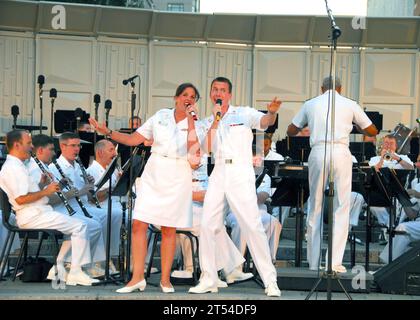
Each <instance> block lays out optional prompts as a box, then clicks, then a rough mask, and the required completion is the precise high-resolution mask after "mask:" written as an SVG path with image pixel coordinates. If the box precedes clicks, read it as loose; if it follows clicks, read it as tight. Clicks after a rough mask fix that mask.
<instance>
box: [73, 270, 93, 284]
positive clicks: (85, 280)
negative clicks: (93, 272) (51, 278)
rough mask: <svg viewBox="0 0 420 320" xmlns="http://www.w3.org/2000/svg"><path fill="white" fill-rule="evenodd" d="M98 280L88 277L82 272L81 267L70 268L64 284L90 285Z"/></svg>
mask: <svg viewBox="0 0 420 320" xmlns="http://www.w3.org/2000/svg"><path fill="white" fill-rule="evenodd" d="M96 282H98V281H97V280H95V279H92V278H91V277H89V276H88V275H87V274H86V273H84V272H83V271H82V270H81V269H79V270H70V272H69V274H68V275H67V281H66V285H69V286H76V285H78V284H79V285H81V286H91V285H92V283H96Z"/></svg>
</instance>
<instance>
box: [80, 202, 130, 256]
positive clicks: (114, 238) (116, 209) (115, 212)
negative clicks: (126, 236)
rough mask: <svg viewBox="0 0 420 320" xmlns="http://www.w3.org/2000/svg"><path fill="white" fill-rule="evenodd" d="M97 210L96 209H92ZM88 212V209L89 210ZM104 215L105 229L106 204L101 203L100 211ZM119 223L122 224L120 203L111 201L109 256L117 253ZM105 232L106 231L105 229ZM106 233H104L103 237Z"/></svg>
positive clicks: (106, 219) (119, 238)
mask: <svg viewBox="0 0 420 320" xmlns="http://www.w3.org/2000/svg"><path fill="white" fill-rule="evenodd" d="M94 208H95V209H97V208H96V207H94ZM88 210H90V207H89V209H88ZM100 210H102V211H103V212H104V213H105V223H104V225H105V228H107V221H108V216H107V215H108V202H101V209H100ZM121 223H122V207H121V203H120V202H119V201H117V200H113V201H112V210H111V237H110V242H111V243H110V244H111V249H110V255H111V256H117V255H118V253H119V248H120V241H121V237H120V232H121ZM106 230H107V229H106ZM105 234H106V231H105V232H104V235H105ZM104 241H105V243H106V237H104Z"/></svg>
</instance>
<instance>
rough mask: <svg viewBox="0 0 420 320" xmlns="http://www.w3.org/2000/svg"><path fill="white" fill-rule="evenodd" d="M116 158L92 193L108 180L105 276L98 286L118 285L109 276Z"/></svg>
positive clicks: (116, 281)
mask: <svg viewBox="0 0 420 320" xmlns="http://www.w3.org/2000/svg"><path fill="white" fill-rule="evenodd" d="M118 157H119V156H116V157H115V158H114V159H113V160H112V161H111V163H110V164H109V166H108V168H107V170H106V171H105V173H104V174H103V176H102V178H101V179H100V180H99V182H98V183H97V184H95V186H96V188H97V189H96V191H95V192H94V194H96V193H97V192H98V191H99V190H100V189H101V188H102V186H103V185H104V184H105V183H106V182H107V181H108V180H109V185H108V214H107V225H106V227H107V234H106V241H105V244H106V251H105V252H106V258H105V276H104V280H102V281H101V282H100V283H99V284H106V283H119V281H118V280H116V279H114V278H112V277H111V276H110V275H109V261H110V260H111V257H110V251H111V220H112V219H111V215H112V197H111V193H112V175H113V173H114V171H115V168H116V165H117V161H118Z"/></svg>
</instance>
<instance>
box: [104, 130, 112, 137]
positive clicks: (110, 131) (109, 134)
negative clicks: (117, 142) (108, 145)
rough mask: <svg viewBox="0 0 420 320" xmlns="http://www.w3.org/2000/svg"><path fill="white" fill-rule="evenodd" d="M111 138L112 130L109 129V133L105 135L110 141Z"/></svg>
mask: <svg viewBox="0 0 420 320" xmlns="http://www.w3.org/2000/svg"><path fill="white" fill-rule="evenodd" d="M111 136H112V130H111V129H109V132H108V133H107V134H106V135H105V137H106V138H108V139H111Z"/></svg>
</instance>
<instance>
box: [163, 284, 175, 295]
mask: <svg viewBox="0 0 420 320" xmlns="http://www.w3.org/2000/svg"><path fill="white" fill-rule="evenodd" d="M160 288H161V289H162V292H163V293H174V292H175V289H174V287H172V286H171V287H169V288H168V287H164V286H163V285H162V282H160Z"/></svg>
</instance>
